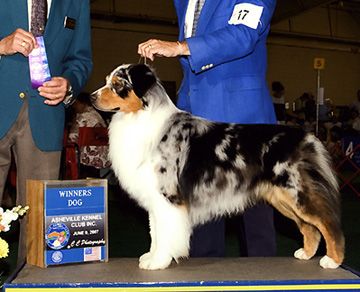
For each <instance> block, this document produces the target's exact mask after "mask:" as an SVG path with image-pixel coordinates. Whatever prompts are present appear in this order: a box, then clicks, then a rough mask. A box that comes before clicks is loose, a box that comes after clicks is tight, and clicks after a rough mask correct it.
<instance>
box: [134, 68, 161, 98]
mask: <svg viewBox="0 0 360 292" xmlns="http://www.w3.org/2000/svg"><path fill="white" fill-rule="evenodd" d="M129 75H130V78H131V83H132V85H133V89H134V91H135V94H136V95H137V96H138V97H140V98H141V97H143V96H144V95H145V94H146V92H147V91H148V90H149V89H150V88H151V87H152V86H153V85H154V84H155V83H156V76H155V74H154V72H153V71H152V70H151V69H150V67H149V66H147V65H145V64H136V65H133V66H131V67H130V69H129Z"/></svg>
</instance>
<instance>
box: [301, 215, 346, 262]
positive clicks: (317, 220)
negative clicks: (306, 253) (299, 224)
mask: <svg viewBox="0 0 360 292" xmlns="http://www.w3.org/2000/svg"><path fill="white" fill-rule="evenodd" d="M319 213H322V215H320V216H319V215H317V214H316V215H314V214H307V213H305V212H304V213H303V218H304V220H306V221H308V222H311V224H313V225H314V226H316V228H317V229H318V230H320V232H321V234H322V235H323V237H324V240H325V243H326V256H324V257H323V258H321V260H320V266H321V267H323V268H325V269H336V268H337V267H339V265H341V263H342V261H343V260H344V249H345V239H344V235H343V233H342V231H341V228H340V223H339V222H338V221H337V220H336V219H334V218H333V216H332V214H331V213H328V212H326V214H324V212H321V211H320V212H319Z"/></svg>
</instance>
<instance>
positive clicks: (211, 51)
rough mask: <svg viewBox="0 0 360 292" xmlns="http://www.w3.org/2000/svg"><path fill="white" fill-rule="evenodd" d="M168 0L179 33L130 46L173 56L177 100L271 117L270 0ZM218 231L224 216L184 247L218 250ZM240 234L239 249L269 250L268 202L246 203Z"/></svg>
mask: <svg viewBox="0 0 360 292" xmlns="http://www.w3.org/2000/svg"><path fill="white" fill-rule="evenodd" d="M174 3H175V8H176V11H177V16H178V21H179V27H180V33H179V41H178V42H167V41H162V40H157V39H150V40H148V41H146V42H144V43H141V44H140V45H139V48H138V52H139V54H141V55H143V56H145V57H147V58H150V59H151V60H153V59H154V57H155V56H165V57H176V56H180V62H181V65H182V68H183V74H184V76H183V77H184V78H183V82H182V85H181V87H180V90H179V95H178V106H179V107H180V108H181V109H184V110H186V111H189V112H191V113H193V114H194V115H197V116H201V117H204V118H207V119H210V120H214V121H220V122H234V123H249V124H252V123H275V122H276V118H275V114H274V108H273V104H272V100H271V96H270V93H269V90H268V88H267V83H266V69H267V51H266V39H267V35H268V33H269V29H270V21H271V17H272V14H273V11H274V9H275V5H276V1H274V0H263V1H261V0H247V1H239V0H228V1H223V0H206V1H203V0H189V1H182V0H175V1H174ZM199 8H200V9H201V13H200V14H198V10H199ZM254 135H256V133H254ZM224 233H225V232H224V220H218V221H214V222H211V223H209V224H206V225H204V226H200V227H198V228H197V229H196V230H195V231H194V233H193V236H192V242H191V251H190V254H191V255H192V256H223V255H224ZM243 234H244V235H245V243H244V244H245V247H243V249H244V248H245V250H246V255H248V256H273V255H275V253H276V242H275V230H274V223H273V210H272V209H271V208H270V207H269V206H268V205H263V204H260V205H257V206H255V207H254V208H251V209H249V210H247V211H246V212H245V213H244V215H243Z"/></svg>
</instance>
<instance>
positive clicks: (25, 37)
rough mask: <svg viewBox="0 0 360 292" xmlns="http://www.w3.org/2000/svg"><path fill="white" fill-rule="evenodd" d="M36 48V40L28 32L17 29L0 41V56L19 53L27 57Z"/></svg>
mask: <svg viewBox="0 0 360 292" xmlns="http://www.w3.org/2000/svg"><path fill="white" fill-rule="evenodd" d="M37 46H38V45H37V42H36V39H35V37H34V36H33V35H32V34H31V33H30V32H28V31H25V30H23V29H21V28H18V29H17V30H15V31H14V32H13V33H12V34H10V35H8V36H6V37H4V38H3V39H2V40H0V55H13V54H15V53H20V54H23V55H24V56H25V57H27V56H29V54H30V52H31V51H32V50H33V49H34V48H37Z"/></svg>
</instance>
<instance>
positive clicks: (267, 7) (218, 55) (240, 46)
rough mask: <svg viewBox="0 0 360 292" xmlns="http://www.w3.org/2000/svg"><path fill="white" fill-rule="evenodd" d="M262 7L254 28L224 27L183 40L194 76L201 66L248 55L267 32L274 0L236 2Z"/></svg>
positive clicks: (241, 26)
mask: <svg viewBox="0 0 360 292" xmlns="http://www.w3.org/2000/svg"><path fill="white" fill-rule="evenodd" d="M239 3H251V4H255V5H258V6H262V7H263V11H262V14H261V18H260V22H259V24H258V26H257V28H256V29H254V28H251V27H249V26H246V25H244V24H236V25H233V24H228V23H227V24H226V26H224V27H223V28H221V29H218V30H216V31H214V32H212V33H208V34H203V35H199V36H195V37H190V38H187V39H186V41H187V43H188V46H189V50H190V56H189V62H190V66H191V69H192V70H193V71H194V72H195V73H199V72H201V71H203V70H204V66H206V65H210V66H207V68H211V67H213V66H216V65H219V64H222V63H225V62H229V61H232V60H234V59H238V58H241V57H244V56H246V55H248V54H250V53H251V52H252V51H253V50H254V48H255V45H256V43H257V42H258V40H259V38H260V37H261V35H262V34H263V33H266V32H267V31H268V29H269V26H270V22H271V17H272V14H273V11H274V8H275V5H276V1H274V0H272V1H256V0H255V1H252V0H249V1H239V2H238V3H237V4H239Z"/></svg>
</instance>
